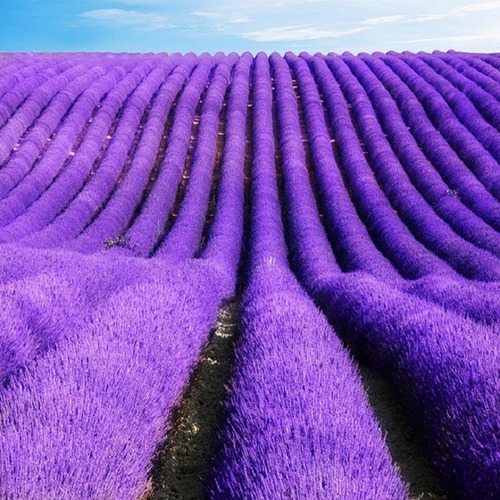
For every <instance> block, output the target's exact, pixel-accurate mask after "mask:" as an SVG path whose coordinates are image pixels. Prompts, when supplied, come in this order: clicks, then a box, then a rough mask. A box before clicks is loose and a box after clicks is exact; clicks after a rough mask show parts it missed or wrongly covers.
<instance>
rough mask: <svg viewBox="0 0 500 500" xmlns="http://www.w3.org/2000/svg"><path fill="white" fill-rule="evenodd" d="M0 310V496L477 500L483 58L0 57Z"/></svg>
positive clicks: (486, 328) (492, 74)
mask: <svg viewBox="0 0 500 500" xmlns="http://www.w3.org/2000/svg"><path fill="white" fill-rule="evenodd" d="M0 296H1V299H0V300H1V304H2V307H1V309H0V324H1V327H0V328H1V329H0V382H1V385H0V498H1V499H12V500H14V499H42V500H52V499H54V500H55V499H61V500H66V499H68V500H73V499H75V500H80V499H117V500H122V499H147V498H149V499H159V498H214V499H266V500H267V499H270V500H274V499H339V500H340V499H342V500H343V499H353V500H355V499H363V500H365V499H373V500H385V499H387V500H393V499H394V500H397V499H408V498H442V499H444V498H448V499H450V500H451V499H455V498H457V499H467V500H475V499H477V500H483V499H484V500H487V499H498V498H500V343H499V338H500V337H499V334H500V56H499V55H498V54H469V53H457V52H448V53H442V52H435V53H432V54H428V53H418V54H413V53H409V52H404V53H401V54H399V53H394V52H389V53H387V54H382V53H374V54H372V55H369V54H359V55H357V56H354V55H352V54H350V53H344V54H342V55H337V54H328V55H322V54H316V55H311V54H307V53H301V54H299V55H296V54H293V53H287V54H285V55H284V56H282V55H279V54H277V53H273V54H271V55H269V56H268V55H266V54H264V53H259V54H257V55H255V56H254V55H251V54H249V53H245V54H243V55H237V54H235V53H231V54H228V55H226V54H222V53H217V54H215V55H209V54H201V55H199V56H198V55H195V54H192V53H189V54H185V55H181V54H125V53H122V54H106V53H75V54H3V55H0ZM377 388H378V389H377ZM383 401H385V402H383ZM382 406H384V408H381V407H382ZM413 455H415V456H413ZM415 468H416V469H418V471H415V470H414V471H413V472H412V469H415ZM422 495H423V496H422Z"/></svg>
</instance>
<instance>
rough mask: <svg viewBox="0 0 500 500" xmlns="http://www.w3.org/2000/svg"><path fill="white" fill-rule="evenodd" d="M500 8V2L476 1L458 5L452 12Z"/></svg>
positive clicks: (460, 12)
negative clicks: (461, 5)
mask: <svg viewBox="0 0 500 500" xmlns="http://www.w3.org/2000/svg"><path fill="white" fill-rule="evenodd" d="M495 9H500V2H487V3H475V4H471V5H464V6H463V7H457V8H456V9H453V10H452V11H451V12H452V13H453V14H470V13H473V12H488V11H490V10H495Z"/></svg>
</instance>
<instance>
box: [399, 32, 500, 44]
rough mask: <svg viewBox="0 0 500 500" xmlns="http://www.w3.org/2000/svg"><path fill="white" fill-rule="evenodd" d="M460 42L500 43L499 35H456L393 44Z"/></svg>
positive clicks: (400, 41)
mask: <svg viewBox="0 0 500 500" xmlns="http://www.w3.org/2000/svg"><path fill="white" fill-rule="evenodd" d="M462 41H469V42H471V41H490V42H495V41H500V33H491V34H485V35H457V36H443V37H437V38H416V39H413V40H398V41H396V42H393V43H398V44H410V43H430V42H462Z"/></svg>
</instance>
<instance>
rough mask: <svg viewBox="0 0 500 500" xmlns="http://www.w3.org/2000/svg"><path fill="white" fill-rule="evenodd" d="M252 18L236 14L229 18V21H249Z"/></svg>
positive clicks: (238, 22) (237, 22)
mask: <svg viewBox="0 0 500 500" xmlns="http://www.w3.org/2000/svg"><path fill="white" fill-rule="evenodd" d="M251 20H252V19H251V18H250V17H248V16H236V17H233V18H232V19H230V22H232V23H235V24H242V23H249V22H250V21H251Z"/></svg>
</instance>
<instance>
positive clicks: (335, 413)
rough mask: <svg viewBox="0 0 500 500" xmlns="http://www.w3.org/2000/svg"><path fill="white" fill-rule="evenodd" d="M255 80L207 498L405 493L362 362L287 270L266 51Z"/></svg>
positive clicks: (257, 65)
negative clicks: (234, 291)
mask: <svg viewBox="0 0 500 500" xmlns="http://www.w3.org/2000/svg"><path fill="white" fill-rule="evenodd" d="M274 76H275V81H276V83H277V86H279V81H278V77H277V74H276V70H275V72H274ZM252 83H253V124H254V125H253V147H254V164H253V176H254V177H253V181H252V197H251V201H252V215H251V235H250V258H251V262H252V269H251V270H250V276H249V282H248V285H247V287H246V291H245V294H244V300H243V318H242V330H243V331H242V337H241V339H240V342H239V344H238V346H237V348H236V359H235V366H234V369H233V372H232V377H231V381H230V389H229V391H230V392H229V395H228V397H227V399H226V401H225V402H224V409H223V413H224V417H223V422H222V426H221V428H220V430H219V434H218V440H217V453H216V456H215V458H214V462H213V463H214V467H213V469H212V471H211V475H210V478H209V481H208V486H207V488H208V494H209V496H210V498H304V497H308V498H407V495H406V491H405V487H404V486H403V484H402V482H401V480H400V479H399V478H398V474H397V473H396V471H395V470H394V468H393V467H392V464H391V459H390V455H389V453H388V450H387V448H386V446H385V445H384V443H383V441H382V436H381V432H380V429H378V427H377V425H376V423H375V420H374V418H373V414H372V413H371V411H370V410H369V408H368V405H367V401H366V396H365V394H364V392H363V389H362V386H361V382H360V379H359V375H358V374H357V372H356V369H355V368H354V366H353V364H352V362H351V360H350V359H349V357H348V355H347V352H346V351H345V350H344V348H343V347H342V346H341V344H340V341H339V340H338V339H337V338H336V336H335V333H334V332H333V330H332V329H331V328H330V327H329V325H328V323H327V322H326V318H324V316H323V315H322V314H321V313H320V312H319V311H318V310H317V309H316V308H315V307H314V304H313V303H312V301H311V299H310V298H309V297H307V295H306V294H305V292H304V291H303V290H301V288H300V286H299V285H298V283H297V281H296V279H295V278H294V276H293V274H292V273H291V271H290V270H289V269H288V267H287V264H286V250H285V240H284V236H283V226H282V223H281V209H280V205H279V201H278V192H277V186H276V177H275V171H274V164H273V156H274V140H273V131H272V122H271V119H272V92H271V76H270V72H269V62H268V60H267V58H266V56H265V55H263V54H259V55H257V58H256V61H255V66H254V75H253V81H252ZM280 97H281V98H284V97H285V96H283V95H281V96H280V95H279V93H278V99H280ZM292 99H294V97H293V96H292ZM282 102H283V99H282V100H281V101H280V104H281V103H282ZM285 107H286V105H285ZM280 111H281V112H278V113H279V115H280V117H281V116H282V117H283V119H285V115H286V110H280ZM286 140H287V139H286V138H285V137H283V141H286ZM284 159H285V161H286V157H285V158H284Z"/></svg>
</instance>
